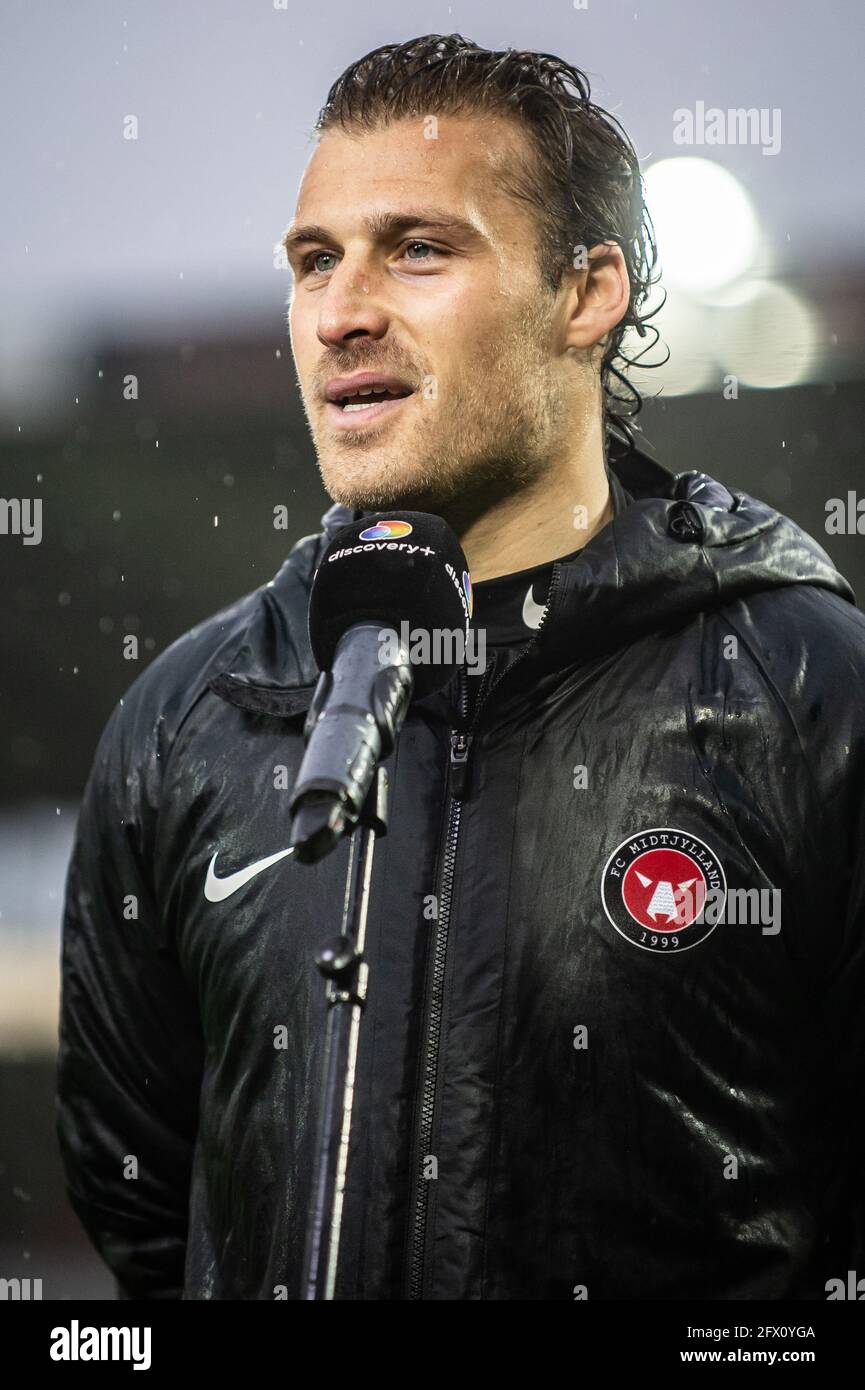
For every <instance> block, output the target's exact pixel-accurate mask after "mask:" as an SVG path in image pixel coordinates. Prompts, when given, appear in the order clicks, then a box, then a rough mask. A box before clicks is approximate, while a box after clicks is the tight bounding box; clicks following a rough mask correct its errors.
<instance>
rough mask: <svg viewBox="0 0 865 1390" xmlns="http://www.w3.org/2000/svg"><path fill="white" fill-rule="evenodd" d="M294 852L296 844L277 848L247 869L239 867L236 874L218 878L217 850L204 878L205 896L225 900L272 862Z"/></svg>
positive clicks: (213, 900) (211, 900)
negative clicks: (216, 866)
mask: <svg viewBox="0 0 865 1390" xmlns="http://www.w3.org/2000/svg"><path fill="white" fill-rule="evenodd" d="M293 853H294V846H291V848H289V849H280V850H277V852H276V854H269V855H268V856H267V858H266V859H258V860H256V862H255V863H254V864H250V865H249V866H248V867H247V868H245V869H238V871H237V873H236V874H226V876H225V878H217V876H216V870H215V865H216V861H217V859H218V858H219V850H217V851H216V854H214V856H213V858H212V859H211V861H210V863H209V864H208V866H207V878H206V879H205V880H204V896H205V898H206V899H207V901H208V902H209V903H221V902H225V899H226V898H230V897H231V895H232V893H236V892H237V890H238V888H242V887H243V885H244V884H245V883H248V882H249V880H250V879H251V878H255V876H256V874H260V873H262V872H263V871H264V870H265V869H269V868H270V866H271V864H278V863H279V861H280V859H284V858H285V856H286V855H287V854H293Z"/></svg>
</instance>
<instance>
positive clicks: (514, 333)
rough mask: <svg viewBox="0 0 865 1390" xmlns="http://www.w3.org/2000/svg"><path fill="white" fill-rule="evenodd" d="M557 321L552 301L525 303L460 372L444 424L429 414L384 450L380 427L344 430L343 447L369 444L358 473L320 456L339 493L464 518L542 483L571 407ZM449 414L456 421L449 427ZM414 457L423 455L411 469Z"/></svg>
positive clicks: (352, 503)
mask: <svg viewBox="0 0 865 1390" xmlns="http://www.w3.org/2000/svg"><path fill="white" fill-rule="evenodd" d="M550 331H551V325H550V305H549V303H543V302H542V303H541V304H540V305H539V304H537V303H531V304H529V305H527V306H524V309H523V312H522V313H521V314H520V315H519V316H518V318H516V319H515V320H514V322H513V323H512V324H511V325H510V328H509V329H508V331H507V332H506V333H505V335H504V336H502V335H501V334H499V335H498V336H497V337H496V340H495V343H494V344H491V345H490V348H489V350H488V351H487V352H486V353H485V354H483V357H482V359H481V360H477V359H476V360H475V361H474V363H473V364H472V370H471V372H468V373H464V374H463V376H462V377H461V378H458V379H457V380H456V381H455V383H454V385H453V387H452V388H451V400H450V402H449V404H448V406H447V415H446V417H444V419H443V418H442V416H439V429H437V430H431V429H430V425H431V420H430V419H429V418H428V419H426V420H424V419H423V418H421V419H420V420H418V421H417V422H416V425H415V428H414V430H413V431H412V434H411V435H410V436H409V438H408V439H404V440H402V441H401V443H400V446H399V453H398V456H397V457H392V456H389V453H388V449H387V446H380V451H378V452H377V451H376V442H375V438H374V436H373V435H371V434H362V435H361V434H359V435H358V436H356V437H355V438H354V439H350V438H346V439H344V440H342V441H341V447H342V449H343V450H346V451H348V450H351V451H353V452H355V453H356V454H357V455H358V456H360V453H361V451H363V453H364V459H361V458H360V457H358V462H359V465H360V466H359V467H358V468H357V470H356V472H355V473H354V475H352V473H351V471H350V470H349V469H346V468H344V467H343V466H342V463H340V464H339V465H337V467H336V468H329V467H328V466H327V465H324V466H323V465H322V462H321V459H319V469H320V471H321V474H322V479H323V481H324V485H325V488H326V490H327V491H328V493H329V494H330V496H331V497H332V498H333V499H334V501H336V502H341V503H342V504H343V505H344V506H349V507H352V508H356V509H358V510H360V511H364V512H374V511H385V510H394V511H396V510H399V511H420V512H432V513H434V514H435V515H437V516H443V517H445V518H446V519H447V520H448V521H450V523H451V525H452V526H455V527H456V526H462V525H466V524H468V523H469V522H470V521H471V520H472V519H473V518H475V517H476V516H478V515H481V514H482V513H483V512H484V511H486V510H487V509H488V508H489V507H490V506H492V505H494V504H495V503H497V502H499V501H502V500H504V499H505V498H507V497H510V496H513V495H514V494H516V493H520V492H523V491H525V490H526V489H528V488H530V487H532V486H533V485H536V484H537V483H539V482H540V481H541V480H542V479H543V477H544V476H545V475H546V473H547V472H548V470H549V469H550V467H551V465H552V463H553V455H554V451H555V446H556V444H557V442H558V440H559V439H560V438H561V433H562V429H563V425H564V418H565V413H566V408H567V405H566V399H565V390H564V386H563V384H562V382H561V379H560V378H558V377H554V375H553V371H552V367H553V363H552V361H551V358H550V351H549V342H550ZM391 362H392V359H391ZM357 365H362V366H363V367H367V366H369V365H370V364H369V363H368V362H366V361H363V362H362V363H358V364H357ZM491 391H492V392H493V393H494V399H493V398H492V397H491ZM434 409H435V410H441V409H442V406H441V405H440V404H438V405H436V406H435V407H434ZM434 418H435V416H433V419H434ZM448 419H449V420H450V421H454V422H456V428H453V429H450V430H444V429H443V428H442V426H443V425H444V424H445V423H446V422H447V420H448ZM407 458H409V459H412V460H413V462H414V468H413V469H412V471H411V473H410V474H409V475H408V476H407V474H406V470H405V460H406V459H407ZM365 459H370V460H372V459H374V460H375V476H374V477H369V476H367V477H365V476H364V471H365V470H364V468H363V462H364V460H365Z"/></svg>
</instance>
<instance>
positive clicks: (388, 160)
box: [286, 116, 569, 512]
mask: <svg viewBox="0 0 865 1390" xmlns="http://www.w3.org/2000/svg"><path fill="white" fill-rule="evenodd" d="M433 130H435V127H434V125H433V123H432V122H431V120H430V118H427V120H426V121H424V120H422V119H417V120H415V119H404V120H401V121H399V122H397V123H395V124H393V125H391V126H388V127H385V128H383V129H380V130H377V131H374V132H371V133H363V134H345V133H343V132H341V131H337V130H331V131H328V132H327V133H326V134H325V135H324V136H323V137H322V138H321V140H320V142H319V144H318V146H317V148H316V151H315V153H314V154H313V156H312V159H311V160H310V163H309V166H308V167H307V170H306V172H305V174H304V178H303V181H302V184H301V188H300V194H299V198H298V204H297V209H296V213H295V217H294V219H293V221H292V224H291V226H290V227H289V231H288V233H287V236H286V247H287V250H288V255H289V259H290V263H291V266H292V270H293V272H294V287H293V290H292V298H291V307H290V317H289V322H290V331H291V343H292V351H293V353H294V358H295V363H296V366H297V371H298V376H299V379H300V385H301V390H302V393H303V399H304V406H305V410H306V413H307V418H308V420H309V424H310V428H311V430H312V435H313V440H314V443H315V448H316V453H317V456H318V463H319V467H320V469H321V473H322V478H323V480H324V485H325V487H326V489H327V491H328V493H329V494H330V495H331V497H333V498H334V499H335V500H336V501H338V502H342V503H345V504H347V505H349V506H354V507H360V508H362V509H365V510H374V509H379V508H387V507H394V508H396V507H406V508H416V509H419V510H428V511H438V512H444V511H446V510H447V509H448V508H449V506H459V505H460V504H461V503H463V504H469V505H470V499H471V498H472V497H475V498H476V497H479V496H483V495H486V496H490V495H491V493H492V492H497V493H498V494H499V495H506V494H507V493H509V492H511V491H513V490H514V489H515V488H517V487H519V486H521V485H523V484H525V483H526V482H529V481H531V480H533V479H535V478H537V477H539V476H540V475H542V473H543V471H544V469H545V468H546V467H548V466H549V464H550V461H551V458H552V455H553V453H554V451H555V448H556V444H557V442H558V440H559V439H560V437H561V434H562V430H563V427H564V423H565V419H566V414H567V400H568V396H569V392H568V389H567V386H566V373H565V372H564V371H563V367H562V360H563V354H562V352H561V349H560V343H559V340H560V337H561V335H560V333H558V332H557V329H556V300H555V297H554V296H553V295H552V294H551V293H550V291H549V290H548V289H545V288H544V287H543V286H542V283H541V280H540V275H539V269H538V259H537V249H536V239H537V223H536V216H535V214H534V212H533V210H532V209H531V208H530V207H528V206H527V205H525V204H523V203H522V202H520V201H518V200H516V199H515V198H514V197H513V196H512V195H509V194H508V193H506V192H505V191H504V190H503V189H502V187H501V182H500V179H499V178H498V177H497V174H498V170H499V169H505V168H506V169H511V170H512V169H513V167H514V161H515V160H518V159H531V157H532V154H531V147H530V144H529V142H528V138H527V137H526V135H525V134H524V132H523V131H521V130H520V129H519V128H518V127H517V126H516V125H515V123H513V122H511V121H510V120H507V119H502V118H490V117H485V118H484V117H469V116H459V117H457V116H440V117H439V118H438V120H437V130H435V134H436V136H437V138H434V139H430V138H425V134H427V135H429V134H430V133H431V132H432V131H433Z"/></svg>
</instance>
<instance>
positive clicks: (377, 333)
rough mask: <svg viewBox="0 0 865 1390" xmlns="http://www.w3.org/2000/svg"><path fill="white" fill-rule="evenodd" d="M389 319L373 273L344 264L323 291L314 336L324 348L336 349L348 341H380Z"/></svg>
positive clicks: (337, 269)
mask: <svg viewBox="0 0 865 1390" xmlns="http://www.w3.org/2000/svg"><path fill="white" fill-rule="evenodd" d="M387 327H388V316H387V313H386V312H385V309H384V306H383V304H382V300H381V295H380V294H379V293H378V291H377V288H376V281H375V277H374V276H373V275H372V273H371V272H370V271H369V270H368V269H365V268H364V267H363V266H359V265H357V264H356V263H355V264H354V265H350V264H349V263H348V261H343V262H342V263H341V264H340V265H339V266H338V267H337V268H336V270H335V271H334V272H333V274H332V275H331V277H330V280H329V281H328V284H327V287H326V289H325V290H324V291H323V292H322V296H321V308H320V310H319V315H318V324H317V327H316V333H317V335H318V340H319V342H320V343H323V344H324V346H325V347H339V346H340V345H341V344H342V343H344V342H346V341H347V340H348V339H349V338H375V339H379V338H383V337H384V335H385V333H386V332H387Z"/></svg>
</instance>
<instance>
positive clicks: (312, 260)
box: [303, 251, 337, 275]
mask: <svg viewBox="0 0 865 1390" xmlns="http://www.w3.org/2000/svg"><path fill="white" fill-rule="evenodd" d="M336 259H337V257H336V252H335V251H313V252H311V253H310V255H308V256H307V258H306V260H305V261H304V263H303V268H304V270H316V271H318V273H319V275H326V274H327V272H328V271H329V270H333V266H332V265H319V261H326V260H331V261H335V260H336Z"/></svg>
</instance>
